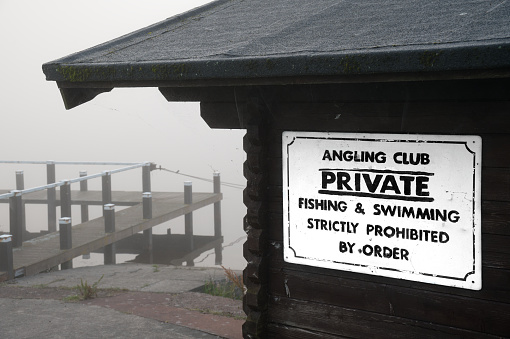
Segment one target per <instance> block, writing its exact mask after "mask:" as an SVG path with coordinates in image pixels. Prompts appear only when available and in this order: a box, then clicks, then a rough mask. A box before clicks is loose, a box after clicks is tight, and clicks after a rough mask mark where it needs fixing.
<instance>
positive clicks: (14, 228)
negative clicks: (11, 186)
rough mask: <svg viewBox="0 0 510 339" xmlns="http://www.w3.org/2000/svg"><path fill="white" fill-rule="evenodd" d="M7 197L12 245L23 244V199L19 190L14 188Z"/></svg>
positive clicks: (18, 245)
mask: <svg viewBox="0 0 510 339" xmlns="http://www.w3.org/2000/svg"><path fill="white" fill-rule="evenodd" d="M11 193H13V194H14V196H12V197H10V198H9V232H10V233H11V234H12V246H13V247H20V246H21V245H22V244H23V208H22V206H23V200H22V197H21V191H17V190H14V191H12V192H11Z"/></svg>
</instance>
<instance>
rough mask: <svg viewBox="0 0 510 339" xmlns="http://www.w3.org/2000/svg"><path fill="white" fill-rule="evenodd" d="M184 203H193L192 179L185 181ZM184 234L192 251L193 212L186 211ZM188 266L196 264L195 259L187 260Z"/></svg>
mask: <svg viewBox="0 0 510 339" xmlns="http://www.w3.org/2000/svg"><path fill="white" fill-rule="evenodd" d="M184 203H185V204H192V203H193V188H192V182H191V181H185V182H184ZM184 234H185V238H186V243H187V244H188V249H189V250H190V251H193V250H194V247H195V246H194V244H193V240H194V239H193V212H189V213H186V214H185V215H184ZM186 266H195V263H194V262H193V260H188V261H187V262H186Z"/></svg>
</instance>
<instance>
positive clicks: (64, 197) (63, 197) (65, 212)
mask: <svg viewBox="0 0 510 339" xmlns="http://www.w3.org/2000/svg"><path fill="white" fill-rule="evenodd" d="M63 183H64V184H63V185H62V186H60V217H61V218H71V184H70V183H69V180H63Z"/></svg>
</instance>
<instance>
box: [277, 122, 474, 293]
mask: <svg viewBox="0 0 510 339" xmlns="http://www.w3.org/2000/svg"><path fill="white" fill-rule="evenodd" d="M481 149H482V140H481V138H480V137H478V136H452V135H398V134H393V135H392V134H346V133H312V132H284V133H283V153H282V154H283V211H284V213H283V214H284V257H285V261H287V262H290V263H295V264H303V265H310V266H318V267H324V268H330V269H337V270H345V271H352V272H359V273H366V274H373V275H380V276H386V277H392V278H399V279H407V280H414V281H420V282H426V283H432V284H439V285H446V286H454V287H461V288H467V289H473V290H479V289H481V286H482V275H481V221H480V210H481V199H480V184H481Z"/></svg>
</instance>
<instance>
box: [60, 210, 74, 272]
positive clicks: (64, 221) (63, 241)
mask: <svg viewBox="0 0 510 339" xmlns="http://www.w3.org/2000/svg"><path fill="white" fill-rule="evenodd" d="M71 224H72V223H71V218H70V217H64V218H60V219H59V221H58V226H59V232H60V249H61V250H69V249H71V248H73V237H72V227H71ZM60 268H61V269H62V270H67V269H70V268H73V259H71V260H69V261H65V262H63V263H62V264H61V265H60Z"/></svg>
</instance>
